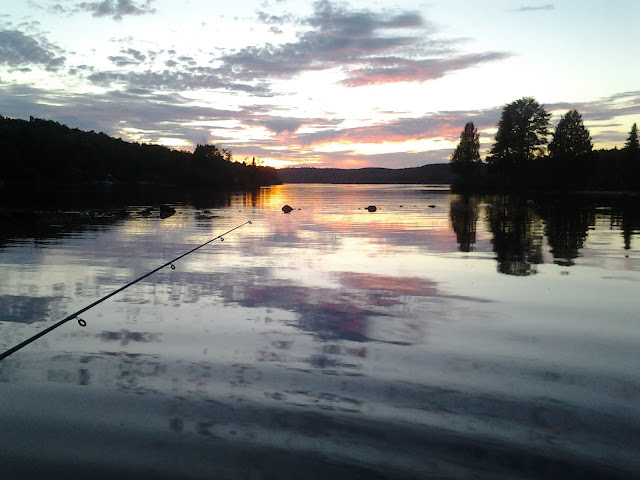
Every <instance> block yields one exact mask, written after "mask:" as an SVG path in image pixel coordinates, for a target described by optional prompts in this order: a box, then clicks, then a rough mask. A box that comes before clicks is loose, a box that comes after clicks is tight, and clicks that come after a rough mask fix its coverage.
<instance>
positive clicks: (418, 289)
mask: <svg viewBox="0 0 640 480" xmlns="http://www.w3.org/2000/svg"><path fill="white" fill-rule="evenodd" d="M285 204H288V205H290V206H291V207H293V211H292V212H291V213H289V214H285V213H283V212H282V211H281V207H282V206H283V205H285ZM370 205H371V206H376V211H375V212H369V211H368V210H367V209H366V207H368V206H370ZM639 205H640V201H639V199H638V198H637V197H631V196H624V195H610V196H596V195H588V194H584V195H579V196H558V197H545V198H533V197H516V196H508V195H493V196H467V197H464V196H459V195H453V194H451V193H450V192H449V191H448V190H447V189H444V188H441V187H429V186H424V185H314V184H309V185H293V184H289V185H280V186H272V187H266V188H262V189H260V190H257V191H253V192H246V193H230V194H228V195H226V196H224V198H222V199H217V200H216V201H210V202H207V201H202V200H199V201H198V202H197V203H193V202H191V203H189V202H187V203H185V204H177V205H173V207H174V208H175V210H176V212H175V213H174V214H173V215H170V216H168V217H167V215H162V216H161V215H160V212H159V210H158V208H157V206H155V207H153V208H152V209H151V210H147V208H148V207H150V206H151V205H129V206H127V208H126V213H125V212H122V211H107V210H104V209H99V210H87V209H82V208H75V209H74V208H70V207H67V208H65V209H61V210H56V211H50V212H38V213H36V214H30V213H25V214H16V213H11V214H9V213H7V214H5V215H4V217H2V230H1V231H0V272H1V276H0V315H1V316H0V353H1V352H3V351H5V350H7V349H8V348H10V347H12V346H14V345H16V344H18V343H20V342H22V341H23V340H25V339H26V338H28V337H30V336H31V335H33V334H35V333H37V332H38V331H41V330H43V329H44V328H46V327H48V326H50V325H52V324H53V323H55V322H56V321H58V320H61V319H62V318H64V317H65V316H67V315H69V314H72V313H73V312H75V311H77V310H80V309H81V308H83V307H85V306H87V305H89V304H91V303H92V302H94V301H96V300H98V299H99V298H101V297H103V296H104V295H107V294H109V293H110V292H112V291H114V290H116V289H117V288H120V287H121V286H123V285H125V284H127V283H128V282H130V281H131V280H134V279H135V278H137V277H140V276H142V275H144V274H145V273H147V272H148V271H150V270H152V269H154V268H156V267H158V266H160V265H163V264H165V263H166V262H169V261H171V260H172V259H173V258H175V257H178V256H179V255H181V254H183V253H185V252H187V251H188V250H190V249H192V248H194V247H195V246H197V245H199V244H202V243H204V242H206V241H208V240H210V239H212V238H215V237H216V236H218V235H219V234H222V233H224V232H226V231H228V230H230V229H232V228H234V227H236V226H238V225H241V224H243V223H245V222H247V221H251V222H252V223H251V224H250V225H249V224H247V225H245V226H243V227H241V228H239V229H237V230H235V231H233V232H231V233H229V234H227V235H224V236H223V239H224V241H222V239H218V240H215V241H214V242H212V243H211V244H209V245H207V246H205V247H203V248H201V249H199V250H197V251H196V252H194V253H192V254H190V255H188V256H186V257H184V258H182V259H180V260H178V261H176V262H175V263H174V267H175V269H172V268H169V267H166V268H164V269H162V270H160V271H159V272H157V273H155V274H153V275H151V276H150V277H148V278H146V279H144V280H142V281H141V282H139V283H137V284H135V285H133V286H131V287H130V288H128V289H126V290H124V291H123V292H121V293H119V294H117V295H115V296H113V297H112V298H110V299H108V300H106V301H105V302H103V303H101V304H99V305H97V306H96V307H94V308H92V309H90V310H88V311H86V312H85V313H83V314H82V315H80V317H81V318H82V320H83V321H84V322H86V326H84V327H82V326H80V325H79V324H78V322H76V320H72V321H70V322H68V323H66V324H64V325H62V326H61V327H60V328H58V329H56V330H54V331H52V332H51V333H49V334H47V335H45V336H44V337H42V338H40V339H39V340H37V341H35V342H34V343H32V344H30V345H28V346H27V347H25V348H24V349H22V350H20V351H18V352H16V353H14V354H13V355H11V356H9V357H7V358H6V359H4V360H2V361H0V433H1V434H0V477H1V478H2V479H5V480H6V479H19V478H20V479H21V478H45V477H46V478H67V479H69V478H88V477H91V478H118V477H120V478H122V476H123V475H127V476H133V475H136V476H137V477H142V478H182V479H187V478H194V479H195V478H207V479H210V478H222V479H227V478H228V479H235V478H247V479H279V478H282V479H294V478H296V479H299V478H311V479H315V478H336V479H338V478H344V479H353V478H394V479H396V478H398V479H400V478H438V479H439V478H443V479H445V478H446V479H449V478H479V479H484V478H487V479H494V478H510V479H518V478H523V479H524V478H638V477H639V476H640V368H639V367H640V311H639V308H638V306H639V305H640V302H639V295H640V215H639V213H640V208H639ZM162 217H167V218H162Z"/></svg>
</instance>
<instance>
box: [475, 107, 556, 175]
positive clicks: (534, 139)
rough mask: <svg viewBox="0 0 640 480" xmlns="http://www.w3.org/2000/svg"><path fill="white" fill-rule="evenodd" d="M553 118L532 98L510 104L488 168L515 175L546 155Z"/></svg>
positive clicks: (499, 130)
mask: <svg viewBox="0 0 640 480" xmlns="http://www.w3.org/2000/svg"><path fill="white" fill-rule="evenodd" d="M550 117H551V114H549V113H547V112H546V111H545V110H544V108H543V107H542V106H541V105H540V104H539V103H538V101H537V100H536V99H535V98H533V97H523V98H521V99H519V100H516V101H514V102H512V103H509V104H507V105H506V106H505V107H504V108H503V110H502V116H501V118H500V122H499V123H498V131H497V133H496V137H495V139H496V142H495V144H494V145H493V147H492V149H491V152H490V155H489V157H488V159H487V160H488V162H489V164H490V165H492V166H493V167H496V168H497V169H498V170H500V171H513V170H516V169H519V168H521V167H522V166H523V165H524V164H526V163H527V162H529V161H530V160H532V159H534V158H535V157H537V156H540V155H542V154H544V151H545V145H546V144H547V136H548V135H549V118H550Z"/></svg>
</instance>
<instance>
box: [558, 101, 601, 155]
mask: <svg viewBox="0 0 640 480" xmlns="http://www.w3.org/2000/svg"><path fill="white" fill-rule="evenodd" d="M592 150H593V143H592V142H591V135H589V130H587V129H586V128H585V126H584V123H583V122H582V116H581V115H580V114H579V113H578V111H577V110H569V111H568V112H567V113H566V114H565V115H564V116H563V117H562V118H561V119H560V122H558V126H557V127H556V131H555V133H554V134H553V140H551V143H550V144H549V153H550V154H551V157H552V158H555V159H559V160H564V161H567V162H573V161H575V160H577V159H585V158H587V157H588V156H589V155H590V154H591V152H592Z"/></svg>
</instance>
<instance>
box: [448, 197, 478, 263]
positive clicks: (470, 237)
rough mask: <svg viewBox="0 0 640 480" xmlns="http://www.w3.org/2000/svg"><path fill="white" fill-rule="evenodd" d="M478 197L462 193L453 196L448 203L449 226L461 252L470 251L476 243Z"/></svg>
mask: <svg viewBox="0 0 640 480" xmlns="http://www.w3.org/2000/svg"><path fill="white" fill-rule="evenodd" d="M478 203H479V202H478V197H475V196H469V195H462V196H460V197H458V198H453V199H452V200H451V204H450V205H449V216H450V218H451V226H452V227H453V231H454V232H455V233H456V239H457V241H458V245H459V249H460V251H461V252H471V251H472V250H473V245H474V244H475V243H476V225H477V223H478Z"/></svg>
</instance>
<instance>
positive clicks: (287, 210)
mask: <svg viewBox="0 0 640 480" xmlns="http://www.w3.org/2000/svg"><path fill="white" fill-rule="evenodd" d="M292 210H293V208H291V207H290V206H289V205H285V206H284V207H282V211H283V212H284V213H289V212H291V211H292Z"/></svg>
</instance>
